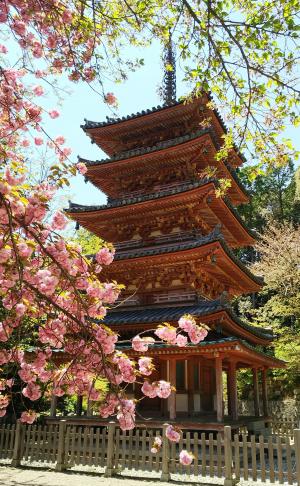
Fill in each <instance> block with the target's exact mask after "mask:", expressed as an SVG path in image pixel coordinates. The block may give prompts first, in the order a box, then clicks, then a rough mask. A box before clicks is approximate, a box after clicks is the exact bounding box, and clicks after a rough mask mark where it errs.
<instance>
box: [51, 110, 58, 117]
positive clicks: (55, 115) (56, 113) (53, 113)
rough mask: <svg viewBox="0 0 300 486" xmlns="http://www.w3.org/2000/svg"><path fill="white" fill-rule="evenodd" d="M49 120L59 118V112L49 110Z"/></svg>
mask: <svg viewBox="0 0 300 486" xmlns="http://www.w3.org/2000/svg"><path fill="white" fill-rule="evenodd" d="M49 115H50V118H53V119H54V118H58V117H59V112H58V111H57V110H51V111H49Z"/></svg>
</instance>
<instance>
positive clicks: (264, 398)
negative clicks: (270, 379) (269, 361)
mask: <svg viewBox="0 0 300 486" xmlns="http://www.w3.org/2000/svg"><path fill="white" fill-rule="evenodd" d="M267 373H268V370H267V368H263V369H262V371H261V380H262V401H263V412H264V416H265V417H267V416H268V415H269V407H268V385H267Z"/></svg>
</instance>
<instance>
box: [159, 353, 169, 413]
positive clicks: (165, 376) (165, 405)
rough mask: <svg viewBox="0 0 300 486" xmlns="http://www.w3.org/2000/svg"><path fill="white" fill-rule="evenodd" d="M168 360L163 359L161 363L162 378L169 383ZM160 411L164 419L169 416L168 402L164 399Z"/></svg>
mask: <svg viewBox="0 0 300 486" xmlns="http://www.w3.org/2000/svg"><path fill="white" fill-rule="evenodd" d="M167 364H168V362H167V360H165V359H162V360H161V361H160V378H161V379H162V380H165V381H168V370H167ZM160 411H161V415H162V417H166V416H167V415H168V400H166V399H164V398H162V399H161V402H160Z"/></svg>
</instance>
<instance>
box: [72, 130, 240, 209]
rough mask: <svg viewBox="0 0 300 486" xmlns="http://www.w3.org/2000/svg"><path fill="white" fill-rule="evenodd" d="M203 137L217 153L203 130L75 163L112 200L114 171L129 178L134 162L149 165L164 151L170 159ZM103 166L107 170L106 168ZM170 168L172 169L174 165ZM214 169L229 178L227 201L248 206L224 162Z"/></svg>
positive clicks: (214, 143)
mask: <svg viewBox="0 0 300 486" xmlns="http://www.w3.org/2000/svg"><path fill="white" fill-rule="evenodd" d="M204 136H206V137H207V140H209V139H210V144H211V147H212V149H213V150H215V151H217V150H218V148H219V145H218V142H217V140H216V138H215V136H214V133H213V131H212V130H211V129H209V128H206V129H202V130H197V131H195V132H192V133H189V134H188V135H184V136H180V137H177V138H173V139H171V140H166V141H162V142H158V143H156V144H155V145H153V146H150V147H142V148H136V149H132V150H127V151H124V152H122V153H119V154H117V155H115V156H113V157H110V158H105V159H100V160H95V161H92V160H88V159H84V158H82V157H78V159H79V161H80V162H83V163H85V164H86V166H87V169H88V170H87V173H86V175H85V178H86V180H89V181H90V182H92V183H93V184H94V185H95V186H96V187H99V188H100V189H101V190H103V191H104V192H105V193H106V194H108V195H112V196H115V195H116V192H117V190H116V189H115V184H116V170H117V169H118V168H120V169H122V170H123V171H124V170H127V171H128V174H132V167H133V163H134V164H136V163H137V162H139V166H141V161H142V160H143V161H144V162H145V163H148V162H149V161H148V160H146V159H148V158H149V157H150V156H151V154H155V155H156V153H157V155H159V156H160V157H161V156H164V151H165V150H166V151H167V152H166V153H168V155H169V153H170V152H169V150H168V149H171V148H174V149H175V148H176V150H178V149H180V148H181V146H183V144H187V145H186V146H189V147H191V142H193V141H194V142H195V143H196V142H197V143H200V142H202V141H203V137H204ZM208 137H209V138H208ZM184 147H185V146H184ZM184 147H182V148H184ZM190 149H191V148H190ZM152 159H153V156H152ZM125 161H126V165H124V163H125ZM107 164H108V165H107ZM120 164H121V165H120ZM165 164H166V161H164V164H163V165H165ZM106 165H107V168H105V166H106ZM172 165H173V166H174V164H172ZM207 165H209V164H207ZM213 165H215V166H216V167H217V168H218V169H220V171H221V172H222V173H223V174H224V176H225V177H228V179H229V180H230V179H231V182H232V183H233V185H232V187H230V188H229V189H228V194H229V195H230V197H232V198H234V199H235V200H237V202H239V203H241V202H248V200H249V194H248V192H247V190H246V188H245V187H244V185H243V184H242V183H241V181H240V180H239V178H238V176H237V174H236V171H235V169H233V168H232V167H231V165H230V164H229V163H228V162H226V161H219V162H218V163H216V162H215V161H213ZM139 166H138V167H139ZM153 166H154V164H153V160H152V161H151V163H150V167H153ZM141 167H142V166H141ZM111 171H113V174H110V172H111ZM111 175H114V177H113V180H111V179H110V177H109V176H111Z"/></svg>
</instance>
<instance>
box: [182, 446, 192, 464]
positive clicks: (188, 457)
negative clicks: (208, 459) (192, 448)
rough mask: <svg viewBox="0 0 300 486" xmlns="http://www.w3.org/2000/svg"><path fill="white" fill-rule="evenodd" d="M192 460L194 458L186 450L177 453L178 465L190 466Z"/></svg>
mask: <svg viewBox="0 0 300 486" xmlns="http://www.w3.org/2000/svg"><path fill="white" fill-rule="evenodd" d="M193 460H194V456H193V454H192V453H191V452H188V451H186V450H182V451H180V453H179V462H180V464H183V466H190V464H192V462H193Z"/></svg>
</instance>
